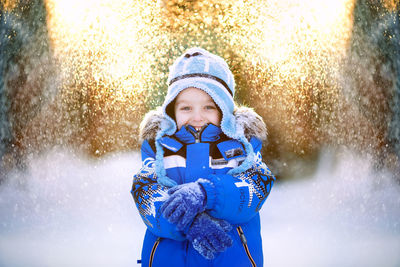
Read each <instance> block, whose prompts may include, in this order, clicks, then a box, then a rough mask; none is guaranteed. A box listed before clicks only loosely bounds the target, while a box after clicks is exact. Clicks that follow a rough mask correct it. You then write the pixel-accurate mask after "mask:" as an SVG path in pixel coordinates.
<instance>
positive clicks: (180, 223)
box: [161, 182, 206, 231]
mask: <svg viewBox="0 0 400 267" xmlns="http://www.w3.org/2000/svg"><path fill="white" fill-rule="evenodd" d="M168 194H170V197H169V199H168V200H167V201H165V202H164V204H163V205H162V206H161V212H162V215H163V216H164V217H165V219H167V220H168V221H169V222H170V223H173V224H176V227H177V229H178V230H181V231H182V230H185V229H186V228H187V226H189V225H190V223H191V222H192V221H193V219H194V217H196V215H197V214H198V213H200V212H203V211H204V209H205V205H206V193H205V191H204V189H203V187H202V186H201V185H200V184H199V183H198V182H193V183H187V184H182V185H178V186H175V187H173V188H171V189H170V190H168Z"/></svg>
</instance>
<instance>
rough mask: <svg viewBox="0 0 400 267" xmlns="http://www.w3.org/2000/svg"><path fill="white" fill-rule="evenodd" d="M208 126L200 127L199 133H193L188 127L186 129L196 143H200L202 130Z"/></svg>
mask: <svg viewBox="0 0 400 267" xmlns="http://www.w3.org/2000/svg"><path fill="white" fill-rule="evenodd" d="M207 125H208V124H205V125H203V126H202V127H201V129H200V130H199V131H196V130H195V131H193V130H192V129H191V128H190V127H187V129H188V130H189V132H190V133H191V134H192V135H193V136H194V139H195V140H196V141H195V142H196V143H200V135H201V133H202V132H203V130H204V129H205V128H206V127H207Z"/></svg>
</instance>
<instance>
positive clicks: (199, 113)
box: [193, 111, 203, 121]
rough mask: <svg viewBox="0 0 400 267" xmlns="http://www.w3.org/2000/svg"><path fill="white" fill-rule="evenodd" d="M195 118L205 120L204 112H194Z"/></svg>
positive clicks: (195, 119)
mask: <svg viewBox="0 0 400 267" xmlns="http://www.w3.org/2000/svg"><path fill="white" fill-rule="evenodd" d="M193 120H194V121H201V120H203V114H202V113H201V112H199V111H197V112H195V113H194V114H193Z"/></svg>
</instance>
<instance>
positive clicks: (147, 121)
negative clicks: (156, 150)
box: [140, 106, 267, 141]
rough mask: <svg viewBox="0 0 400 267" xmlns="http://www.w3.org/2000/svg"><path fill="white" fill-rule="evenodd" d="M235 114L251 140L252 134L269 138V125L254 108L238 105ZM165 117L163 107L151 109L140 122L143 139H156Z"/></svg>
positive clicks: (238, 124) (261, 137) (264, 139)
mask: <svg viewBox="0 0 400 267" xmlns="http://www.w3.org/2000/svg"><path fill="white" fill-rule="evenodd" d="M233 115H234V116H235V119H236V125H237V126H240V128H243V129H244V135H245V137H246V138H247V139H248V140H250V138H251V137H252V136H254V137H257V138H259V139H260V140H262V141H266V140H267V126H266V125H265V123H264V120H263V119H262V118H261V116H260V115H258V114H257V113H256V112H255V111H254V110H253V109H252V108H248V107H243V106H242V107H236V108H235V110H234V112H233ZM164 119H165V118H164V116H163V113H162V109H161V107H159V108H157V109H155V110H152V111H149V112H148V113H147V114H146V115H145V116H144V118H143V121H142V123H141V124H140V138H141V140H142V141H143V140H146V139H147V140H150V139H155V138H156V135H157V133H158V132H159V131H161V123H162V121H163V120H164ZM237 128H239V127H237Z"/></svg>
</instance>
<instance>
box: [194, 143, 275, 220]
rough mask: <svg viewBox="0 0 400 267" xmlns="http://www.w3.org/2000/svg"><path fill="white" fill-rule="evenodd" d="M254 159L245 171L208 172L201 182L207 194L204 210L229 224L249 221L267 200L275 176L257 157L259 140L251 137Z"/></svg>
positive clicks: (259, 156) (259, 145)
mask: <svg viewBox="0 0 400 267" xmlns="http://www.w3.org/2000/svg"><path fill="white" fill-rule="evenodd" d="M250 143H251V145H252V146H253V150H254V154H255V160H254V163H253V165H252V166H251V167H250V168H249V169H247V170H246V171H244V172H242V173H239V174H235V175H228V174H223V175H220V174H218V175H215V174H213V175H210V176H209V177H208V178H207V180H208V181H209V182H205V183H201V184H202V185H203V187H204V189H205V191H206V193H207V205H206V209H208V213H209V214H210V215H212V216H214V217H215V218H219V219H224V220H227V221H228V222H230V223H244V222H247V221H249V220H250V219H251V218H252V217H253V216H254V215H256V214H257V212H258V211H259V210H260V209H261V207H262V205H263V204H264V202H265V200H266V199H267V197H268V195H269V193H270V191H271V187H272V185H273V184H274V181H275V176H274V175H273V174H272V172H271V171H270V170H269V168H268V167H267V165H266V164H265V163H264V162H263V161H262V157H261V153H260V150H261V141H260V140H258V139H257V138H254V137H253V138H251V140H250Z"/></svg>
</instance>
